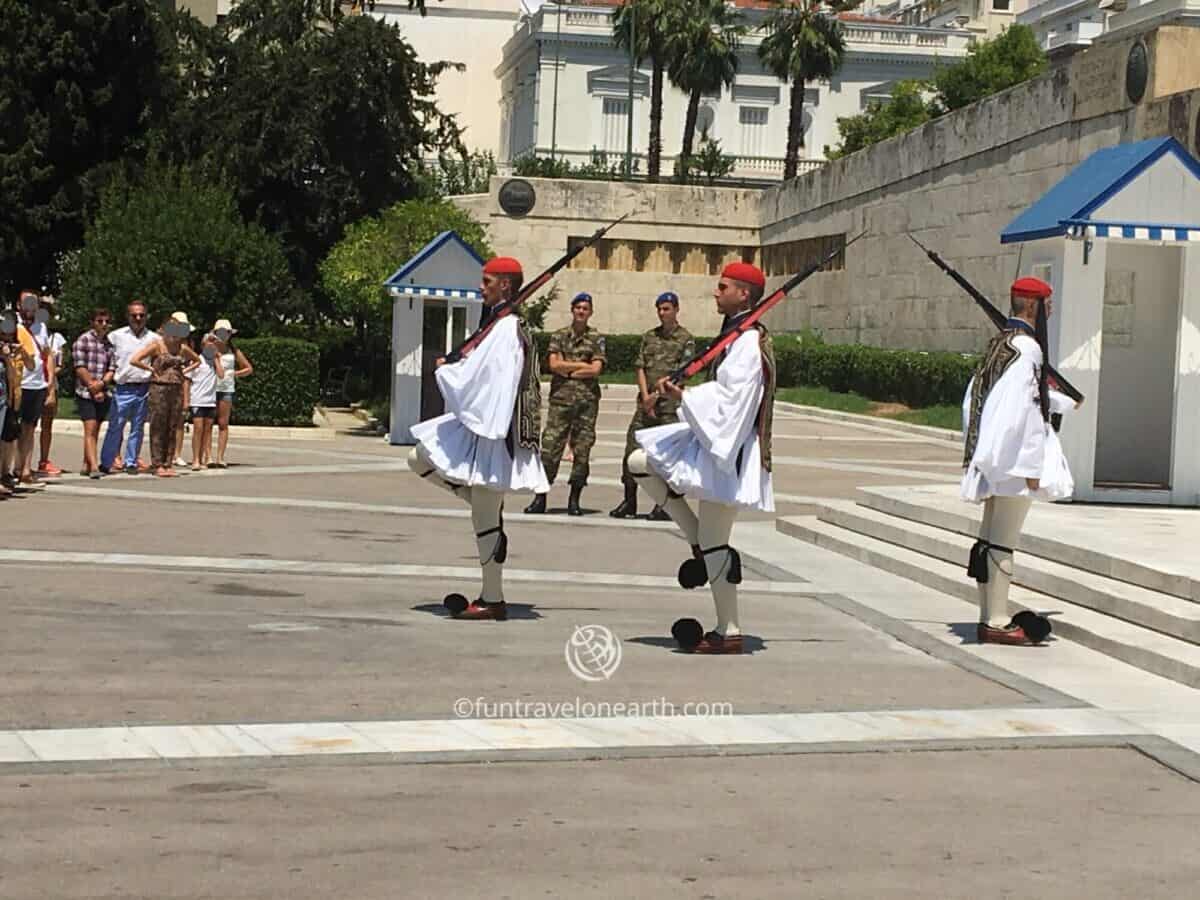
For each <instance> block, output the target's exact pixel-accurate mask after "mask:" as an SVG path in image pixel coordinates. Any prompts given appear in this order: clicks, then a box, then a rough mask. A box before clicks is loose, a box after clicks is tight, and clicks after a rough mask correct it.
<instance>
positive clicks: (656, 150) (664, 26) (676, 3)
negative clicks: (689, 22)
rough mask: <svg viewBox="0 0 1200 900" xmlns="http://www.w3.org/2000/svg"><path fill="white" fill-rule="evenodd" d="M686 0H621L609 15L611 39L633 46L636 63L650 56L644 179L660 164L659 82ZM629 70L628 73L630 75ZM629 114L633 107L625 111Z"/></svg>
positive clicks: (653, 174) (652, 177)
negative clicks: (611, 26)
mask: <svg viewBox="0 0 1200 900" xmlns="http://www.w3.org/2000/svg"><path fill="white" fill-rule="evenodd" d="M691 7H692V3H691V2H689V0H621V5H620V6H618V7H617V11H616V14H615V15H614V16H613V39H614V41H615V42H616V45H617V46H618V47H620V48H621V49H623V50H624V51H625V52H626V53H628V52H629V48H630V46H631V45H632V46H633V54H634V57H635V58H636V59H637V61H638V63H641V61H642V60H643V59H649V60H650V141H649V146H648V147H647V148H646V180H647V181H651V182H655V181H658V177H659V173H660V171H661V168H662V111H663V83H664V76H665V74H666V70H667V63H668V61H669V59H670V57H669V52H670V51H669V49H668V44H669V41H670V39H671V36H672V35H674V34H676V33H677V32H678V31H679V30H680V29H681V27H682V22H683V20H684V19H685V18H686V16H687V15H688V14H689V11H690V9H691ZM633 74H634V73H632V72H630V73H629V77H630V78H632V77H633ZM629 114H630V115H631V116H632V115H633V110H632V109H631V110H630V111H629Z"/></svg>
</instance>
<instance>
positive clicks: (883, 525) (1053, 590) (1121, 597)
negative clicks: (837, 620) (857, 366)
mask: <svg viewBox="0 0 1200 900" xmlns="http://www.w3.org/2000/svg"><path fill="white" fill-rule="evenodd" d="M817 517H818V518H819V519H820V520H821V521H822V522H829V523H831V524H833V525H838V526H840V527H842V528H845V529H847V530H849V531H854V532H857V533H859V534H864V535H867V536H869V537H873V538H877V539H879V540H881V541H886V542H887V543H889V544H896V545H898V546H901V547H905V548H907V549H909V550H914V551H916V552H918V553H923V554H925V555H926V556H933V557H936V558H937V559H940V560H942V561H943V562H948V563H951V564H952V565H958V566H960V567H963V568H965V566H966V560H967V557H968V554H969V552H970V549H971V545H972V544H973V543H974V539H973V538H971V537H968V536H966V535H962V534H959V533H958V532H951V531H946V530H944V529H941V528H936V527H934V526H931V525H923V524H921V523H920V522H914V521H912V520H910V519H901V518H898V517H896V516H893V515H889V514H887V513H881V512H879V511H878V510H875V509H871V508H870V507H866V506H862V505H861V504H857V503H854V502H853V501H849V500H831V501H829V502H827V503H825V504H823V505H822V506H821V507H820V508H819V509H818V510H817ZM964 577H965V575H964ZM1015 579H1016V582H1017V583H1018V584H1020V585H1022V586H1024V587H1027V588H1030V589H1031V590H1034V591H1038V592H1039V593H1042V594H1048V595H1049V596H1051V597H1060V598H1062V599H1063V600H1067V601H1069V602H1071V603H1075V604H1077V605H1079V606H1085V607H1087V608H1088V609H1091V610H1094V611H1096V612H1098V613H1103V614H1105V615H1109V616H1116V617H1117V618H1119V619H1124V620H1125V621H1126V622H1131V623H1133V624H1134V625H1141V626H1142V627H1144V628H1151V629H1153V630H1155V631H1159V632H1162V633H1163V634H1167V635H1170V636H1171V637H1175V638H1179V639H1181V640H1185V641H1188V642H1190V643H1193V644H1200V603H1193V602H1192V601H1190V600H1183V599H1181V598H1179V597H1175V596H1173V595H1171V594H1164V593H1161V592H1159V591H1151V590H1148V589H1146V588H1143V587H1139V586H1137V585H1134V584H1129V583H1127V582H1124V581H1117V580H1115V579H1112V578H1105V577H1104V576H1103V575H1096V574H1095V573H1092V572H1087V571H1083V570H1081V569H1076V568H1073V567H1071V566H1064V565H1062V564H1061V563H1057V562H1053V561H1052V560H1047V559H1041V558H1039V557H1036V556H1031V555H1030V554H1028V553H1022V552H1018V553H1017V556H1016V573H1015Z"/></svg>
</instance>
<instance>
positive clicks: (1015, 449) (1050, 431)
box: [961, 278, 1082, 645]
mask: <svg viewBox="0 0 1200 900" xmlns="http://www.w3.org/2000/svg"><path fill="white" fill-rule="evenodd" d="M1051 293H1052V291H1051V288H1050V285H1048V284H1046V282H1044V281H1042V280H1041V279H1038V278H1020V279H1018V280H1017V281H1015V282H1014V283H1013V285H1012V289H1011V297H1012V312H1011V318H1009V320H1008V322H1007V324H1006V327H1005V328H1004V329H1003V330H1001V332H1000V333H999V334H997V335H996V336H995V337H994V338H992V340H991V342H990V343H989V344H988V347H987V351H986V352H985V353H984V357H983V362H982V363H981V364H980V366H979V368H978V370H976V372H975V375H974V377H973V378H972V379H971V382H970V384H969V385H968V386H967V393H966V397H965V398H964V400H963V436H964V439H965V444H966V447H965V452H964V455H963V467H964V469H965V472H964V474H963V479H962V490H961V492H962V497H963V499H964V500H968V501H971V502H974V503H983V505H984V506H983V523H982V525H981V527H980V531H979V540H978V541H976V542H975V545H974V546H973V547H972V548H971V555H970V560H969V563H968V566H967V574H968V575H970V576H971V577H972V578H974V579H975V580H976V581H977V582H978V584H979V626H978V630H977V636H978V640H979V642H980V643H994V644H1018V645H1019V644H1036V643H1040V642H1041V641H1043V640H1045V638H1046V637H1047V635H1049V633H1050V622H1049V620H1048V619H1046V618H1045V617H1044V616H1041V615H1039V614H1037V613H1035V612H1032V611H1030V610H1025V611H1022V612H1019V613H1017V614H1016V615H1015V616H1013V617H1012V618H1011V619H1010V618H1009V616H1008V594H1009V587H1010V585H1011V583H1012V575H1013V550H1014V549H1015V548H1016V546H1017V542H1018V540H1019V538H1020V536H1021V527H1022V526H1023V525H1024V523H1025V517H1026V515H1027V514H1028V513H1029V508H1030V506H1032V504H1033V501H1034V499H1039V500H1061V499H1064V498H1066V497H1070V496H1071V494H1072V492H1073V491H1074V490H1075V483H1074V481H1072V479H1071V472H1070V470H1069V469H1068V467H1067V460H1066V458H1065V456H1064V455H1063V450H1062V445H1061V444H1060V443H1059V440H1058V435H1057V433H1056V432H1055V430H1054V428H1052V427H1051V418H1052V417H1054V416H1057V415H1060V414H1061V413H1063V412H1066V411H1067V410H1070V409H1072V408H1073V407H1075V406H1077V405H1078V404H1076V403H1075V402H1074V401H1072V400H1071V399H1070V398H1069V397H1067V396H1066V395H1064V394H1062V393H1060V392H1058V391H1056V390H1054V389H1052V388H1050V387H1049V385H1048V383H1047V375H1046V365H1047V361H1046V321H1047V319H1048V318H1049V316H1050V314H1051V312H1052V301H1051V299H1050V295H1051ZM1081 402H1082V401H1081Z"/></svg>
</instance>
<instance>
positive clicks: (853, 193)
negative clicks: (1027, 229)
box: [762, 28, 1200, 352]
mask: <svg viewBox="0 0 1200 900" xmlns="http://www.w3.org/2000/svg"><path fill="white" fill-rule="evenodd" d="M1197 38H1200V30H1197V29H1192V28H1163V29H1160V30H1159V31H1157V32H1152V33H1150V34H1147V35H1143V36H1139V37H1135V38H1127V39H1125V40H1123V41H1113V42H1110V43H1106V44H1098V45H1097V46H1095V47H1093V48H1092V49H1091V50H1089V51H1087V52H1086V53H1083V54H1080V55H1078V56H1076V57H1075V58H1074V59H1073V60H1072V63H1071V65H1070V66H1067V67H1063V68H1061V69H1057V70H1055V71H1054V72H1052V73H1050V74H1048V75H1046V76H1045V77H1043V78H1040V79H1037V80H1035V81H1032V82H1029V83H1026V84H1023V85H1019V86H1017V87H1015V88H1012V89H1011V90H1009V91H1006V92H1004V93H1001V94H997V95H995V96H993V97H989V98H987V99H986V100H983V101H982V102H980V103H977V104H975V105H973V106H971V107H968V108H966V109H963V110H960V111H958V112H956V113H954V114H951V115H948V116H944V117H942V118H941V119H938V120H936V121H934V122H930V123H928V124H926V125H925V126H923V127H921V128H918V129H916V130H914V131H911V132H909V133H908V134H905V135H902V136H900V137H898V138H893V139H892V140H889V141H885V142H883V143H881V144H878V145H876V146H875V147H872V148H870V149H869V150H867V151H865V152H862V153H856V154H853V155H852V156H849V157H846V158H845V159H842V160H838V161H836V162H833V163H830V164H829V165H828V166H826V167H825V168H824V169H822V170H820V171H819V172H814V173H810V174H808V175H804V176H802V177H800V178H798V179H796V180H794V181H792V182H789V183H787V184H785V185H781V186H780V187H778V188H773V189H771V190H769V191H767V192H766V193H765V194H764V197H763V223H764V224H763V228H762V240H763V243H764V244H766V245H770V244H773V243H775V242H778V241H787V240H795V239H797V238H802V237H807V236H810V235H814V234H825V233H828V232H830V231H831V230H840V231H845V232H846V233H847V234H857V233H858V232H859V231H862V230H864V229H865V230H866V231H867V236H866V237H864V238H863V239H862V240H861V241H859V242H858V244H856V245H855V247H854V248H852V249H851V250H850V251H849V252H848V253H847V261H846V269H845V271H843V272H838V273H830V274H823V275H820V276H817V277H816V278H814V279H812V280H811V281H810V282H809V283H808V284H806V285H804V286H802V287H801V289H800V290H798V291H797V292H796V294H795V295H794V297H793V298H792V299H791V300H790V301H789V302H788V303H787V304H786V305H785V308H784V309H782V310H781V312H782V315H781V316H779V317H778V318H777V319H776V323H775V324H776V326H777V327H781V328H785V329H789V330H791V329H798V328H802V327H806V326H809V327H812V328H815V329H817V330H819V331H820V332H821V333H822V334H824V335H825V337H826V339H827V340H830V341H835V342H845V343H855V342H861V343H864V344H872V345H878V346H885V347H907V348H914V349H930V350H933V349H937V350H957V351H964V352H966V351H974V350H977V349H979V348H980V347H981V346H982V344H983V343H984V341H985V340H986V337H987V335H988V333H989V330H990V325H989V324H988V322H987V319H986V318H985V317H984V316H983V315H982V313H980V312H979V311H978V309H977V308H976V307H975V305H974V304H973V303H972V302H971V300H970V299H969V298H968V297H966V296H965V295H964V294H963V293H962V291H961V290H960V289H959V288H958V287H957V285H955V284H954V282H952V281H951V280H950V279H949V278H947V277H946V276H945V275H943V274H942V273H941V272H940V271H939V270H938V269H937V268H935V267H934V266H933V264H932V263H931V262H929V260H928V259H927V258H926V257H925V255H924V254H923V253H921V251H920V250H919V249H918V248H917V247H916V246H915V245H914V244H913V243H912V242H911V241H910V240H909V239H908V237H907V235H908V234H909V233H911V234H913V235H915V236H916V237H917V238H919V239H920V240H921V241H922V242H923V243H924V244H926V245H927V246H929V247H930V248H931V249H934V250H937V251H938V252H939V253H940V254H941V256H942V257H943V258H945V259H946V260H947V261H948V262H949V263H950V264H951V265H953V266H955V267H956V268H958V269H959V270H960V271H961V272H962V273H963V274H964V275H966V276H967V278H969V279H970V280H971V281H972V282H973V283H974V284H975V285H976V286H977V287H979V288H980V289H981V290H982V291H984V293H986V294H988V295H989V296H993V297H997V298H1003V297H1005V296H1006V294H1007V290H1006V289H1007V286H1008V284H1009V283H1010V282H1011V280H1012V278H1013V277H1014V275H1015V274H1016V271H1017V258H1018V253H1019V250H1018V247H1016V246H1013V245H1008V246H1003V245H1001V244H1000V232H1001V231H1002V230H1003V229H1004V227H1005V226H1007V225H1008V224H1009V222H1011V221H1012V220H1013V219H1014V218H1016V216H1017V215H1019V214H1020V213H1021V212H1022V211H1023V210H1024V209H1025V208H1026V207H1028V206H1029V205H1030V204H1032V203H1034V202H1035V201H1036V200H1038V199H1039V198H1040V197H1041V196H1042V195H1043V194H1044V193H1045V192H1046V191H1047V190H1048V189H1049V188H1050V187H1051V186H1053V185H1054V184H1055V183H1056V182H1057V181H1058V180H1059V179H1061V178H1062V177H1063V176H1064V175H1066V174H1067V173H1068V172H1069V171H1070V170H1071V169H1072V168H1073V167H1074V166H1075V165H1076V164H1078V163H1079V162H1080V161H1082V160H1083V159H1084V158H1085V157H1087V156H1088V155H1090V154H1091V153H1093V152H1094V151H1096V150H1099V149H1102V148H1104V147H1109V146H1112V145H1114V144H1118V143H1125V142H1129V141H1136V140H1141V139H1143V138H1150V137H1157V136H1161V135H1167V134H1171V135H1174V136H1175V137H1176V138H1177V139H1179V140H1180V142H1181V143H1183V144H1184V145H1185V146H1187V147H1189V148H1190V149H1192V150H1193V152H1194V153H1197V154H1200V146H1198V144H1200V133H1197V129H1198V127H1200V126H1198V123H1197V116H1198V114H1200V90H1196V88H1197V87H1200V52H1197V48H1198V45H1196V44H1195V43H1193V42H1194V41H1195V40H1196V39H1197ZM1138 40H1144V41H1145V42H1146V45H1147V49H1148V50H1149V59H1150V72H1149V80H1148V85H1147V89H1146V92H1145V96H1144V97H1143V99H1142V101H1141V102H1140V103H1138V104H1135V103H1133V102H1131V101H1130V100H1129V98H1128V96H1127V93H1126V85H1125V61H1126V59H1127V58H1128V56H1129V51H1130V48H1131V47H1132V46H1133V44H1134V43H1135V42H1136V41H1138ZM1189 83H1190V84H1191V85H1192V88H1193V89H1192V90H1191V91H1188V92H1183V93H1176V94H1164V93H1162V91H1163V90H1164V89H1165V87H1169V88H1175V87H1178V86H1179V85H1181V84H1189ZM1164 86H1165V87H1164ZM1026 262H1028V261H1026Z"/></svg>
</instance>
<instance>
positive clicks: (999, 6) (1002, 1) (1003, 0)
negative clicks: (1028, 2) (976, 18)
mask: <svg viewBox="0 0 1200 900" xmlns="http://www.w3.org/2000/svg"><path fill="white" fill-rule="evenodd" d="M1011 6H1012V0H992V10H993V11H995V12H1008V10H1009V8H1010V7H1011Z"/></svg>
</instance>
